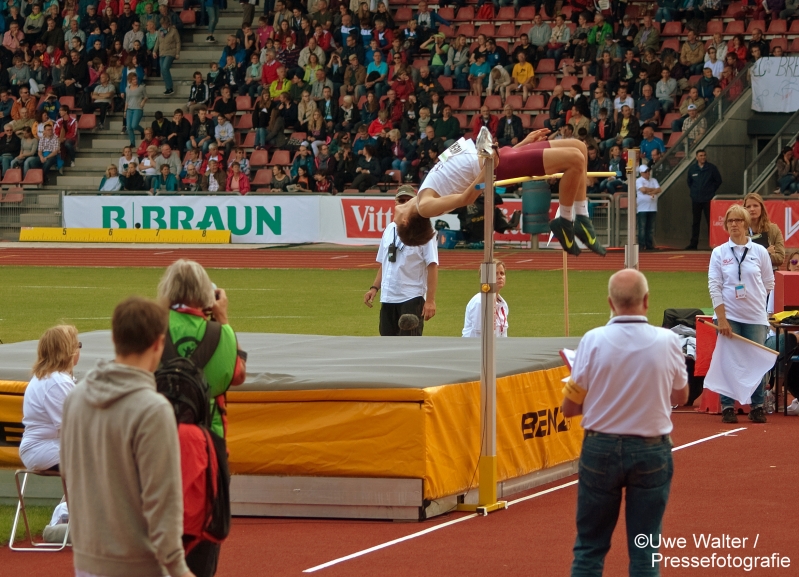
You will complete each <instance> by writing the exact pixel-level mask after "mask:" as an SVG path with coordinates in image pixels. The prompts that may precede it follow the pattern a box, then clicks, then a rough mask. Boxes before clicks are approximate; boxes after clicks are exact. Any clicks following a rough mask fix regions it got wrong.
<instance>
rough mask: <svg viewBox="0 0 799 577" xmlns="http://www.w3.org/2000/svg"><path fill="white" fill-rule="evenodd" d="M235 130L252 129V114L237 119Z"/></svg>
mask: <svg viewBox="0 0 799 577" xmlns="http://www.w3.org/2000/svg"><path fill="white" fill-rule="evenodd" d="M237 120H238V122H237V123H236V130H250V129H251V128H252V113H249V112H248V113H247V114H242V115H241V116H239V117H237Z"/></svg>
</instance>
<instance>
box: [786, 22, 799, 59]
mask: <svg viewBox="0 0 799 577" xmlns="http://www.w3.org/2000/svg"><path fill="white" fill-rule="evenodd" d="M797 22H799V20H797ZM788 52H790V53H791V54H797V53H799V38H794V39H793V40H791V46H790V47H789V48H788Z"/></svg>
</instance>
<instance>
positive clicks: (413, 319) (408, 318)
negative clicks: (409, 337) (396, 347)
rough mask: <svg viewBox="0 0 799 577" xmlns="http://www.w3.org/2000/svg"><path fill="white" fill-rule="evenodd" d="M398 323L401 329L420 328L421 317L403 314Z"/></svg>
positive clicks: (412, 329) (411, 329)
mask: <svg viewBox="0 0 799 577" xmlns="http://www.w3.org/2000/svg"><path fill="white" fill-rule="evenodd" d="M397 325H398V326H399V330H401V331H414V330H416V329H417V328H419V317H417V316H416V315H411V314H406V315H402V316H401V317H400V318H399V321H398V322H397Z"/></svg>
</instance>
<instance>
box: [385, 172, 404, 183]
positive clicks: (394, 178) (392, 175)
mask: <svg viewBox="0 0 799 577" xmlns="http://www.w3.org/2000/svg"><path fill="white" fill-rule="evenodd" d="M385 176H386V177H387V178H388V179H390V180H391V182H392V183H395V184H402V173H401V172H400V171H399V170H387V171H386V172H385Z"/></svg>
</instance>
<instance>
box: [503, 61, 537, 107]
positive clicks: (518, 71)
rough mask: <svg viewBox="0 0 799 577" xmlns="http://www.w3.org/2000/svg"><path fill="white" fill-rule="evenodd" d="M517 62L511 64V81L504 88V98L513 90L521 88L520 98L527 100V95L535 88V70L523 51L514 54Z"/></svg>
mask: <svg viewBox="0 0 799 577" xmlns="http://www.w3.org/2000/svg"><path fill="white" fill-rule="evenodd" d="M516 59H517V60H518V63H517V64H515V65H514V66H513V72H512V73H511V76H512V77H513V79H512V82H511V83H510V84H509V85H508V86H507V87H506V88H505V99H506V100H507V99H508V97H509V96H510V95H511V94H512V93H513V92H514V91H518V90H521V91H522V99H523V100H524V101H527V95H528V94H529V92H530V91H531V90H532V89H533V88H535V71H534V70H533V65H532V64H530V63H529V62H527V57H526V56H525V55H524V52H519V53H518V54H516Z"/></svg>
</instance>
